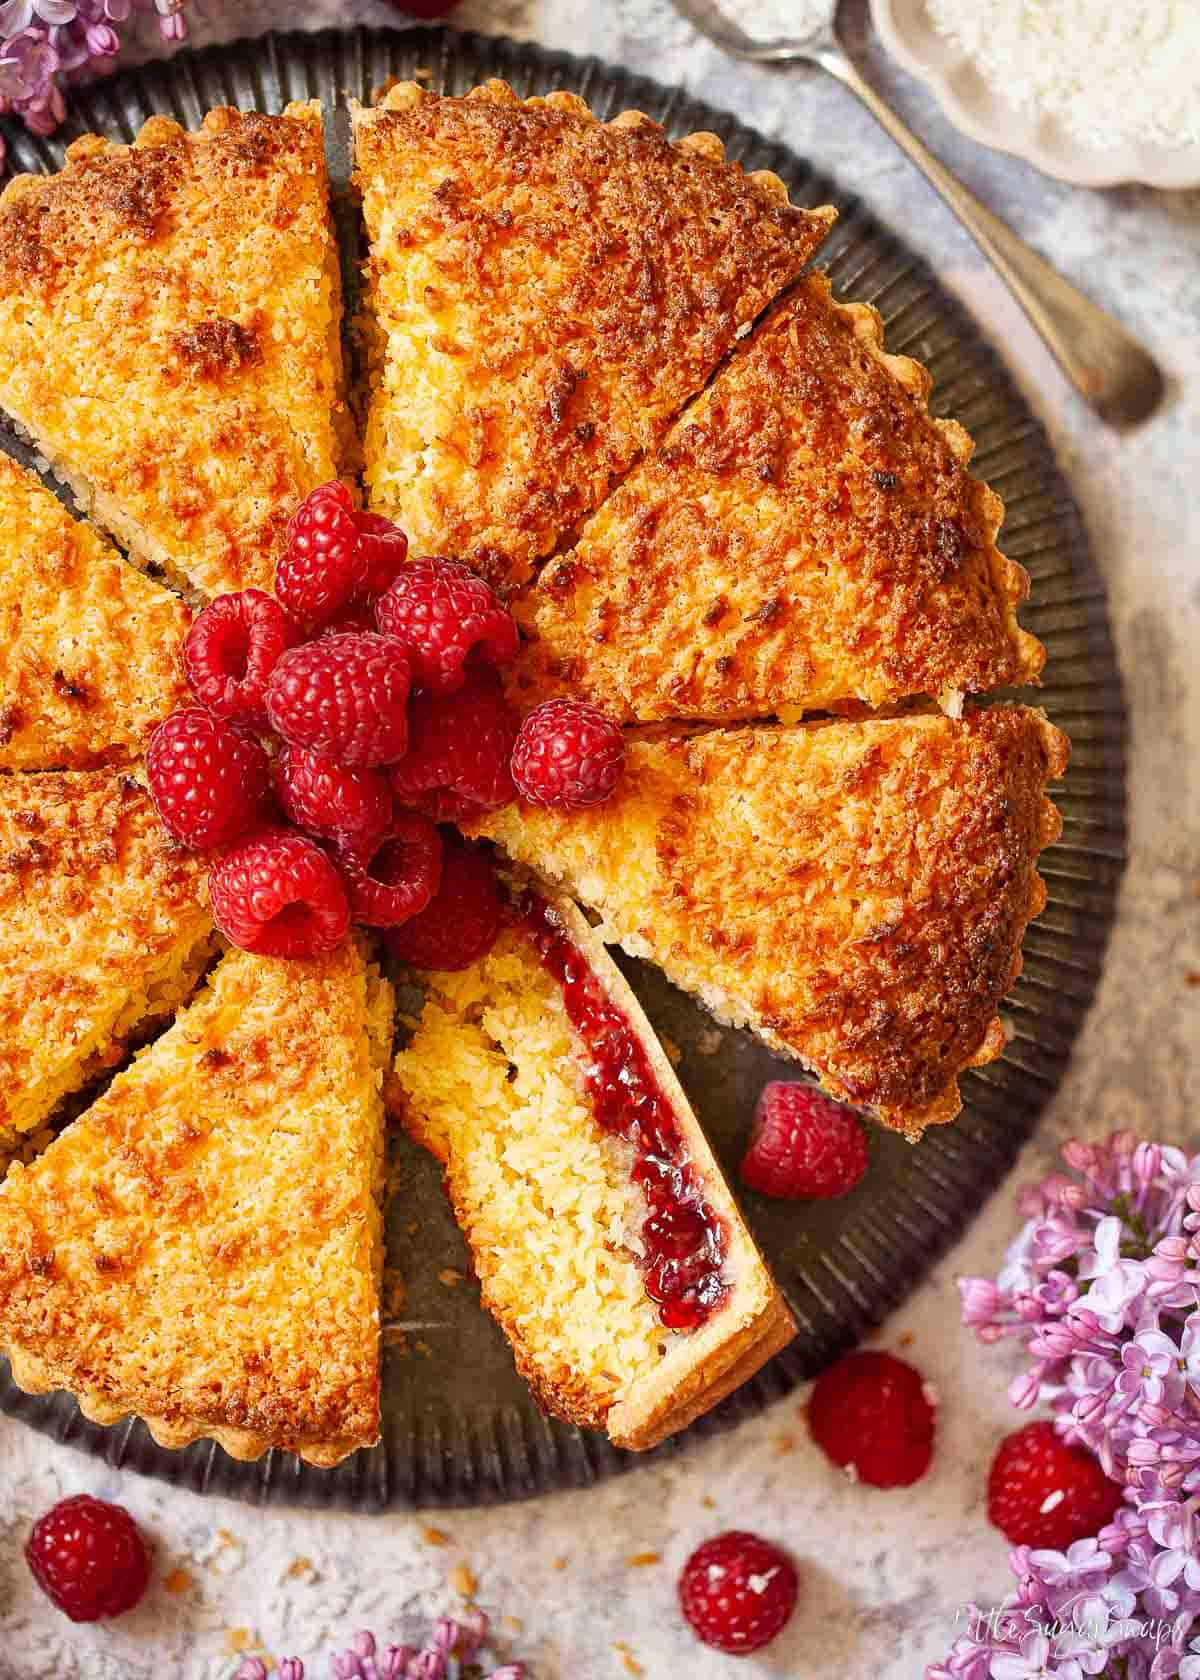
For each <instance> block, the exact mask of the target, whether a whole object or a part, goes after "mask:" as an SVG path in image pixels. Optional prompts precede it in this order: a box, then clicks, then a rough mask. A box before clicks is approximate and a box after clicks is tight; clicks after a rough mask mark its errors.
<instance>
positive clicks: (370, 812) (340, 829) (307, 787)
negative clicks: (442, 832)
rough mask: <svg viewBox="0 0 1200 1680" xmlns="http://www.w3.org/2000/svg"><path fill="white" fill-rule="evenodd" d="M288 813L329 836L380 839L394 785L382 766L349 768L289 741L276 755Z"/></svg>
mask: <svg viewBox="0 0 1200 1680" xmlns="http://www.w3.org/2000/svg"><path fill="white" fill-rule="evenodd" d="M275 786H276V789H277V790H278V793H279V803H280V804H281V805H282V806H283V812H284V815H285V816H286V817H287V818H288V820H289V821H290V822H294V823H295V825H296V827H297V828H302V829H304V830H305V831H306V832H307V833H309V834H320V835H323V836H324V837H326V838H327V839H334V838H336V837H338V836H345V838H346V839H347V840H353V841H357V842H360V843H362V844H363V845H368V846H374V845H377V844H378V842H379V839H380V836H381V835H382V834H383V833H384V831H385V830H386V828H387V826H388V823H389V822H390V821H391V816H392V790H391V788H390V787H389V785H388V779H387V776H386V775H385V774H384V773H383V771H381V770H348V769H347V768H346V766H345V765H344V764H338V763H336V762H335V760H334V759H332V758H322V757H321V755H320V754H319V753H313V752H309V751H308V750H307V748H305V747H288V746H285V747H284V748H283V750H282V751H281V752H280V754H279V757H278V758H277V759H276V760H275Z"/></svg>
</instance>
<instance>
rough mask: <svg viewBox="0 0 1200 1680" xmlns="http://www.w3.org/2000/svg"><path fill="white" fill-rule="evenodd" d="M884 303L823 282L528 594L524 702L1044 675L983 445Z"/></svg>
mask: <svg viewBox="0 0 1200 1680" xmlns="http://www.w3.org/2000/svg"><path fill="white" fill-rule="evenodd" d="M882 346H883V332H882V326H881V323H880V320H879V317H878V315H877V314H876V313H875V311H874V310H873V309H869V308H867V307H866V306H864V305H862V304H855V305H849V306H847V305H839V304H835V303H834V302H833V301H832V299H831V297H830V290H829V283H828V281H827V280H825V279H824V277H820V276H816V275H813V276H810V277H809V278H808V279H806V280H805V281H803V282H802V283H801V285H800V286H798V287H797V288H796V289H795V291H793V292H792V293H791V294H790V295H789V297H788V298H786V299H785V300H784V301H783V302H782V303H781V304H779V305H778V306H777V307H776V308H775V309H774V310H773V311H772V313H771V315H770V316H769V318H768V319H767V321H766V322H764V323H763V325H762V326H760V327H759V328H758V330H757V331H756V333H755V334H754V337H753V338H752V339H750V340H749V341H748V343H746V344H745V345H744V346H742V347H741V348H739V349H738V350H737V352H736V353H735V354H734V356H733V357H732V358H731V359H730V361H729V363H728V365H727V366H726V367H725V368H723V369H722V370H721V372H720V373H719V374H718V375H717V377H716V379H715V380H714V381H713V383H712V384H711V385H710V386H709V388H708V389H707V390H706V391H705V392H704V393H703V395H702V396H700V397H699V398H697V400H696V401H695V402H694V403H693V404H692V405H691V407H690V408H689V409H687V411H686V412H685V413H684V414H683V415H682V417H681V418H680V419H679V421H678V422H677V423H676V425H675V426H674V427H673V429H672V430H671V432H670V433H669V435H668V436H667V438H666V440H665V441H664V442H663V444H662V445H661V447H660V448H659V449H658V451H657V453H656V454H655V455H653V456H652V457H651V458H649V459H648V460H646V461H645V462H644V463H643V464H642V465H641V466H640V467H638V468H637V469H636V470H635V471H634V472H633V473H631V474H630V476H629V478H627V479H626V480H625V482H624V484H622V485H621V487H620V488H619V489H618V490H617V491H616V492H615V494H614V495H613V496H612V498H611V499H610V500H609V501H608V502H606V503H605V505H604V506H603V507H602V508H601V509H600V511H599V513H597V514H596V515H595V516H594V517H593V518H592V519H591V520H589V521H588V523H587V525H586V526H585V527H584V529H583V532H582V535H581V537H580V540H579V542H578V544H577V545H576V547H575V548H574V549H573V550H571V552H570V553H568V554H566V555H564V556H563V557H561V558H556V559H554V560H552V561H551V562H550V564H549V565H548V566H546V568H545V569H544V570H543V571H542V573H541V576H540V578H539V579H538V583H537V585H536V587H534V588H533V589H531V590H530V592H529V594H528V596H527V598H526V599H525V600H524V601H523V602H522V603H521V606H520V608H519V613H520V616H521V617H522V619H523V621H524V627H525V630H526V633H527V635H528V636H529V637H530V639H531V645H530V646H529V647H528V648H527V649H526V650H525V652H524V654H523V656H522V658H521V660H520V662H519V663H518V665H517V666H516V668H515V670H514V673H513V677H512V686H513V689H514V691H515V696H516V698H517V699H518V701H519V702H520V703H522V704H528V703H530V702H533V701H536V700H541V699H545V698H547V697H549V696H551V695H556V694H571V695H580V696H585V697H586V698H588V699H590V700H594V701H596V702H597V703H598V704H599V705H601V706H604V707H605V708H606V709H607V710H608V711H610V712H611V713H613V715H615V716H617V717H620V718H623V719H629V720H633V719H643V720H653V719H659V718H711V719H723V718H744V717H755V716H757V717H764V716H769V715H771V714H774V713H777V712H779V711H780V709H781V708H788V707H792V708H802V709H811V710H828V709H829V708H831V707H835V706H839V705H843V704H844V703H846V702H848V701H849V702H853V701H864V702H866V703H867V704H868V705H870V706H887V705H891V704H892V703H893V702H895V701H897V700H899V699H902V698H904V697H905V696H908V695H916V694H927V695H930V696H933V697H943V696H950V695H957V694H961V692H962V691H963V690H967V691H975V692H981V691H984V690H987V689H991V688H997V687H1004V686H1011V685H1017V684H1020V683H1026V682H1030V681H1032V680H1033V679H1034V678H1036V676H1037V674H1038V672H1039V671H1040V670H1041V668H1042V663H1043V660H1044V657H1045V654H1044V649H1043V648H1042V646H1041V644H1040V642H1038V641H1037V640H1036V639H1035V638H1034V637H1033V636H1030V635H1028V634H1027V633H1026V632H1025V631H1023V630H1021V629H1020V628H1019V627H1018V625H1017V621H1016V615H1015V609H1016V607H1017V605H1018V603H1019V602H1020V601H1022V600H1023V599H1024V597H1025V594H1026V592H1027V590H1028V583H1029V580H1028V578H1027V577H1026V575H1025V573H1024V571H1023V570H1022V569H1021V567H1020V566H1018V565H1016V564H1015V563H1014V562H1013V561H1011V560H1007V559H1005V557H1004V556H1003V555H1002V554H1001V553H1000V552H999V550H998V549H997V547H996V534H997V532H998V530H999V528H1000V520H1001V517H1002V515H1003V512H1004V509H1003V506H1002V504H1001V502H1000V499H999V497H998V496H996V495H994V494H993V492H992V491H991V490H989V489H988V488H987V487H986V486H985V485H983V484H980V483H979V482H977V481H976V480H975V479H973V478H972V477H971V475H970V474H969V473H968V471H967V461H968V459H969V458H970V453H971V441H970V439H969V438H968V437H967V434H966V433H965V432H964V431H963V430H962V428H961V427H960V426H958V425H956V424H955V423H954V422H953V421H946V420H941V421H938V420H931V419H930V417H929V414H928V412H927V410H926V407H925V398H926V395H927V392H928V388H929V378H928V375H927V374H926V373H925V370H924V369H923V368H921V367H919V366H918V365H917V363H915V362H912V361H909V360H908V358H907V357H904V356H888V355H885V354H884V352H883V347H882Z"/></svg>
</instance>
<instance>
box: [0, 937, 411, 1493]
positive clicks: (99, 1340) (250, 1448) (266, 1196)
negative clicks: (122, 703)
mask: <svg viewBox="0 0 1200 1680" xmlns="http://www.w3.org/2000/svg"><path fill="white" fill-rule="evenodd" d="M391 1030H392V1002H391V990H390V987H389V986H388V985H387V983H386V982H385V981H383V980H382V979H381V977H380V975H379V974H378V972H377V970H375V969H374V968H373V967H372V966H371V965H370V964H368V963H367V961H366V960H365V959H364V957H363V955H362V954H361V952H360V951H359V949H358V948H357V947H356V946H355V945H354V944H353V943H346V944H344V945H343V946H342V947H341V948H339V949H338V950H337V951H335V952H334V953H333V954H332V955H330V956H328V957H324V958H316V959H311V960H299V961H288V962H280V961H274V960H271V959H269V958H263V957H254V956H251V955H249V954H248V953H246V952H242V951H238V952H233V953H231V954H230V955H228V956H226V957H225V958H224V959H223V960H222V962H221V963H220V964H219V966H218V967H217V968H216V969H215V971H214V973H213V975H212V978H211V980H210V982H209V984H208V986H207V988H206V989H205V991H204V992H202V993H201V994H200V996H199V997H198V998H197V999H196V1001H195V1002H194V1003H192V1004H191V1006H190V1007H189V1008H188V1009H187V1010H186V1011H185V1012H184V1013H183V1014H181V1015H180V1016H179V1017H178V1019H177V1020H176V1022H175V1024H174V1025H173V1026H172V1027H171V1028H170V1029H169V1031H167V1032H166V1033H165V1034H164V1035H163V1036H162V1037H161V1038H159V1039H158V1040H157V1041H156V1042H155V1043H154V1044H152V1045H150V1046H149V1047H148V1048H147V1049H145V1050H144V1051H143V1052H142V1053H141V1054H140V1055H139V1056H138V1057H137V1058H136V1060H135V1061H134V1062H133V1063H132V1064H131V1065H130V1066H129V1067H128V1068H126V1069H125V1070H124V1071H123V1072H121V1073H120V1074H118V1075H117V1077H116V1079H114V1080H113V1082H112V1084H111V1086H110V1087H109V1089H108V1090H107V1092H106V1093H105V1094H104V1095H103V1096H102V1097H101V1098H100V1099H99V1100H98V1101H97V1102H95V1103H94V1104H93V1105H92V1107H91V1108H90V1109H88V1110H87V1111H86V1112H85V1113H84V1114H83V1115H82V1116H81V1117H80V1118H79V1119H77V1120H76V1121H74V1123H73V1124H71V1125H70V1126H68V1127H67V1129H66V1130H65V1131H64V1132H63V1133H62V1135H61V1136H60V1137H59V1138H57V1139H56V1140H55V1142H54V1143H52V1144H51V1145H50V1147H49V1148H48V1149H47V1150H46V1151H45V1152H44V1153H43V1154H42V1155H41V1156H39V1157H38V1159H37V1160H36V1161H35V1162H34V1164H33V1165H32V1166H30V1167H24V1166H22V1165H20V1164H16V1165H14V1166H12V1167H11V1168H10V1169H9V1174H8V1178H7V1179H6V1181H5V1183H4V1185H3V1188H2V1189H0V1347H3V1349H4V1350H5V1351H6V1352H7V1354H8V1356H9V1359H10V1361H11V1363H12V1369H13V1376H14V1378H15V1380H16V1381H17V1383H19V1384H20V1386H21V1387H23V1388H25V1389H27V1390H29V1391H30V1392H32V1393H46V1392H48V1391H49V1390H51V1389H56V1388H63V1389H66V1390H68V1391H69V1392H70V1393H72V1394H73V1395H74V1396H75V1397H76V1399H77V1400H78V1402H79V1406H80V1409H81V1410H82V1411H83V1413H84V1414H85V1416H87V1417H90V1418H91V1419H93V1421H95V1422H98V1423H104V1424H109V1423H115V1422H116V1421H117V1420H118V1419H120V1418H122V1417H126V1416H128V1415H129V1414H130V1413H134V1414H136V1415H138V1416H139V1417H141V1418H143V1419H144V1420H145V1422H146V1424H147V1426H148V1428H149V1429H150V1432H151V1434H152V1435H153V1436H154V1438H155V1440H157V1441H158V1442H159V1444H160V1445H161V1446H167V1447H182V1446H186V1445H187V1444H188V1443H189V1442H191V1441H194V1440H197V1439H199V1438H200V1437H211V1438H212V1439H213V1440H216V1441H218V1442H219V1443H220V1444H221V1446H222V1447H224V1449H225V1450H226V1452H228V1453H230V1454H231V1455H232V1456H233V1457H235V1458H256V1457H258V1456H259V1454H261V1453H263V1452H265V1451H266V1450H267V1449H268V1448H269V1447H282V1448H285V1449H286V1450H287V1451H289V1452H293V1453H297V1454H299V1455H300V1456H301V1457H302V1458H305V1459H307V1460H308V1461H309V1462H310V1463H313V1464H320V1465H329V1464H336V1463H337V1462H338V1461H339V1460H340V1459H342V1458H344V1457H345V1456H346V1455H347V1454H348V1453H351V1452H353V1451H354V1450H355V1449H356V1448H358V1447H363V1446H368V1445H370V1444H371V1443H372V1442H373V1441H375V1440H376V1438H377V1436H378V1433H379V1277H380V1269H381V1259H382V1236H381V1232H382V1219H381V1213H380V1207H379V1192H380V1187H381V1180H382V1164H383V1141H384V1121H383V1101H382V1097H381V1094H380V1087H381V1082H382V1077H383V1071H384V1067H385V1063H386V1057H387V1054H388V1051H389V1049H390V1045H391Z"/></svg>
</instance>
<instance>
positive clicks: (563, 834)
mask: <svg viewBox="0 0 1200 1680" xmlns="http://www.w3.org/2000/svg"><path fill="white" fill-rule="evenodd" d="M1066 761H1067V741H1066V737H1065V736H1064V735H1062V734H1061V733H1060V732H1059V731H1058V730H1057V729H1055V728H1053V727H1052V726H1051V724H1049V723H1048V722H1047V721H1046V719H1045V717H1044V716H1043V715H1042V714H1041V713H1040V712H1037V711H1031V710H1029V709H1027V708H1025V707H1018V706H995V707H991V708H989V709H987V710H981V711H976V710H970V711H968V713H967V715H966V716H965V717H964V718H963V719H961V720H959V721H956V720H955V719H952V718H948V717H945V716H943V715H941V714H940V713H934V714H932V715H928V716H926V715H914V716H908V717H896V718H889V719H878V720H873V721H864V722H849V721H841V720H832V721H828V722H824V723H813V724H808V725H797V726H792V727H786V726H780V727H775V728H770V727H759V728H745V729H729V730H712V731H708V732H706V733H701V734H695V735H690V736H689V735H686V734H674V735H671V734H666V733H661V734H658V735H653V736H650V737H648V738H645V739H633V740H631V741H630V743H629V747H628V753H627V759H626V767H625V774H624V778H623V780H622V782H621V783H620V785H619V786H618V788H617V791H616V793H615V795H614V796H613V798H612V799H610V800H609V801H608V803H607V804H604V805H599V806H595V807H593V808H591V809H590V810H586V811H580V812H573V813H570V814H568V815H563V814H560V813H556V812H551V811H543V810H538V809H534V808H532V807H519V806H509V807H508V808H507V809H505V810H503V811H498V812H496V813H495V814H494V815H493V816H490V817H488V818H486V819H483V821H482V822H481V824H480V825H479V826H480V829H481V831H482V832H484V833H486V834H488V835H489V836H490V837H491V838H493V839H495V840H497V841H499V842H500V843H501V844H502V845H503V846H504V847H505V848H506V849H507V851H508V852H509V854H510V855H511V856H512V857H513V858H515V859H516V860H518V861H519V862H521V863H524V864H527V865H528V866H530V867H531V868H534V869H536V870H537V871H538V872H539V873H540V874H541V875H542V876H543V877H545V878H547V879H549V880H551V881H553V882H556V883H561V884H562V885H564V886H565V887H566V888H567V889H568V890H569V891H570V892H571V893H572V894H573V895H574V896H575V897H577V898H578V899H580V900H581V902H583V903H584V904H587V905H590V906H591V907H592V908H593V909H594V910H596V911H598V912H599V913H600V915H601V917H602V919H603V927H604V931H605V935H606V937H608V938H611V939H613V940H616V941H619V942H620V943H621V944H622V945H624V946H625V948H626V949H627V950H628V951H631V952H632V953H633V954H634V955H636V956H641V957H647V958H649V959H650V960H651V961H652V962H655V963H657V964H658V966H659V967H660V968H661V969H662V970H663V971H664V973H665V974H666V975H667V977H668V979H670V980H672V981H674V983H675V984H676V985H678V986H681V987H683V988H684V989H685V990H686V991H690V992H694V993H696V994H697V995H698V996H699V997H700V998H701V999H702V1001H703V1002H704V1003H706V1004H707V1005H708V1007H709V1008H710V1009H712V1010H713V1012H714V1013H715V1014H716V1015H718V1016H719V1017H720V1018H722V1019H723V1020H726V1021H729V1022H732V1023H733V1024H735V1025H739V1026H750V1027H753V1028H754V1030H755V1031H756V1032H758V1033H759V1034H760V1035H761V1036H762V1037H763V1038H764V1039H765V1040H766V1042H767V1043H768V1044H770V1045H771V1046H772V1047H773V1048H775V1049H777V1050H781V1051H784V1052H786V1053H788V1054H790V1055H793V1056H795V1057H797V1058H798V1059H799V1060H801V1061H802V1062H804V1063H805V1064H806V1065H807V1066H808V1067H810V1068H811V1069H813V1070H814V1071H815V1072H816V1073H818V1074H819V1075H820V1077H821V1080H822V1082H823V1083H824V1084H825V1085H826V1087H827V1088H828V1089H829V1091H830V1092H831V1093H832V1094H833V1095H834V1096H836V1097H839V1098H841V1099H843V1100H845V1101H848V1102H851V1103H855V1104H858V1105H860V1106H862V1107H866V1108H869V1109H871V1110H873V1111H874V1113H875V1114H876V1115H877V1116H878V1118H879V1119H881V1120H882V1121H883V1122H884V1123H885V1124H887V1125H889V1126H892V1127H894V1128H895V1129H897V1130H899V1131H903V1132H905V1133H907V1134H908V1135H909V1136H910V1137H913V1138H915V1137H917V1136H919V1135H920V1133H921V1131H922V1129H923V1128H924V1127H925V1126H927V1125H930V1124H933V1123H935V1122H940V1121H946V1120H952V1119H953V1118H954V1116H955V1115H956V1114H957V1112H958V1110H959V1108H960V1106H961V1103H960V1098H959V1092H958V1077H957V1076H958V1074H959V1072H960V1071H961V1069H963V1068H964V1067H971V1066H978V1065H979V1064H981V1063H983V1062H987V1061H991V1060H992V1059H993V1058H994V1057H996V1056H997V1055H999V1053H1000V1051H1001V1050H1002V1049H1003V1046H1004V1033H1003V1029H1002V1027H1001V1024H1000V1021H999V1018H998V1016H997V1013H996V1011H997V1006H998V1005H999V1003H1000V1001H1001V999H1002V998H1003V996H1004V994H1005V993H1006V992H1007V990H1008V988H1009V987H1010V985H1011V984H1012V982H1013V980H1014V979H1015V978H1016V976H1017V975H1018V974H1019V972H1020V968H1021V941H1022V938H1023V936H1024V932H1025V928H1026V925H1027V923H1028V922H1029V920H1030V919H1031V917H1033V916H1036V915H1037V914H1038V912H1039V911H1040V910H1041V909H1042V906H1043V905H1044V903H1045V896H1046V895H1045V888H1044V886H1043V884H1042V881H1041V878H1040V876H1039V875H1038V873H1037V858H1038V853H1039V851H1040V850H1041V849H1042V847H1044V846H1046V845H1048V844H1049V843H1050V842H1051V841H1052V840H1054V839H1056V838H1057V836H1058V833H1059V828H1060V823H1059V817H1058V813H1057V812H1056V810H1055V808H1054V806H1053V805H1052V804H1051V803H1050V801H1049V800H1048V799H1047V798H1046V797H1045V792H1044V789H1045V784H1046V782H1047V780H1048V779H1050V778H1053V777H1057V776H1060V775H1061V774H1062V773H1063V771H1064V769H1065V767H1066Z"/></svg>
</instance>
